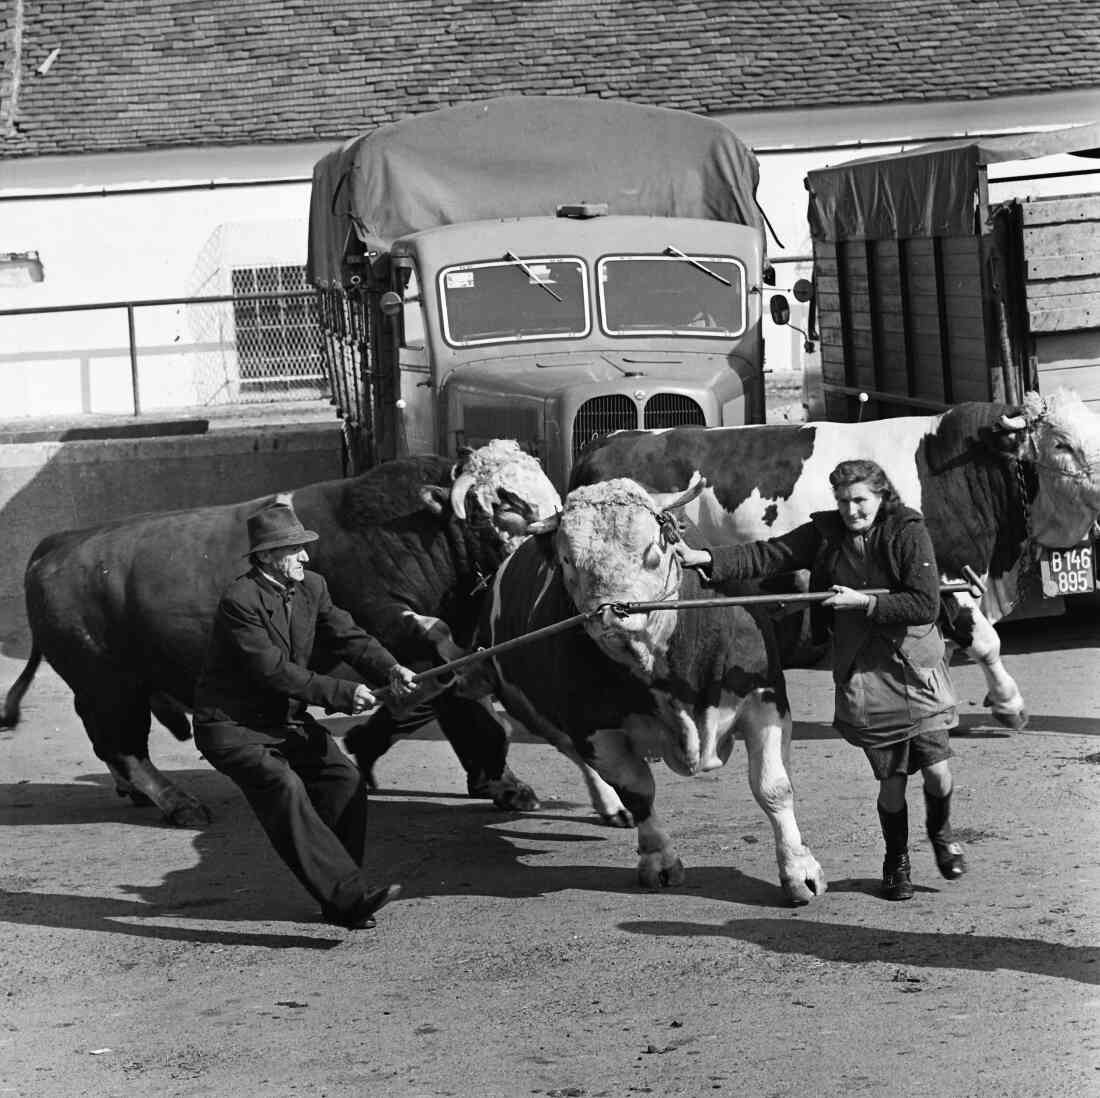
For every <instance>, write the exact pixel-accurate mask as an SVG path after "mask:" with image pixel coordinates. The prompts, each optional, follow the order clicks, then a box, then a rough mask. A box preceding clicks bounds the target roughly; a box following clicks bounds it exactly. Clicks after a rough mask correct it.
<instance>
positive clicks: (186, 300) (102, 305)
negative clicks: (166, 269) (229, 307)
mask: <svg viewBox="0 0 1100 1098" xmlns="http://www.w3.org/2000/svg"><path fill="white" fill-rule="evenodd" d="M315 292H316V291H314V290H284V291H277V292H272V293H264V294H216V295H214V296H213V297H153V298H146V299H144V300H141V301H90V302H87V303H85V304H82V305H39V306H37V307H31V308H22V309H0V316H32V315H35V314H38V313H43V314H45V313H87V312H94V311H97V310H100V309H137V308H146V307H152V306H156V305H211V304H215V303H219V302H226V301H289V300H292V299H294V298H303V297H310V298H311V297H313V295H314V294H315Z"/></svg>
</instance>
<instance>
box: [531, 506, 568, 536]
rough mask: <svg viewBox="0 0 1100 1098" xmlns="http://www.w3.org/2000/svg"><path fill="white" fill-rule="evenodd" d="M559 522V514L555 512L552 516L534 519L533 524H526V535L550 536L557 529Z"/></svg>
mask: <svg viewBox="0 0 1100 1098" xmlns="http://www.w3.org/2000/svg"><path fill="white" fill-rule="evenodd" d="M560 522H561V512H560V511H555V512H554V513H553V514H552V515H547V517H546V518H542V519H535V521H534V522H529V523H528V524H527V533H529V534H551V533H553V532H554V531H555V530H556V529H557V528H558V524H559V523H560Z"/></svg>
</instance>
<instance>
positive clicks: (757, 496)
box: [573, 391, 1100, 728]
mask: <svg viewBox="0 0 1100 1098" xmlns="http://www.w3.org/2000/svg"><path fill="white" fill-rule="evenodd" d="M849 458H870V459H872V460H874V461H877V462H878V463H879V464H880V465H881V466H882V467H883V469H885V470H886V473H887V474H888V475H889V477H890V479H891V480H892V481H893V483H894V485H895V486H896V487H897V489H898V491H899V493H900V494H901V497H902V500H903V501H904V502H905V503H906V504H908V505H909V506H911V507H916V508H918V509H920V510H921V511H922V512H923V513H924V516H925V520H926V522H927V524H928V529H929V531H930V532H931V535H932V541H933V543H934V545H935V548H936V556H937V560H938V563H939V567H940V569H941V571H942V573H943V574H944V576H945V577H954V578H958V577H960V576H961V575H962V569H963V567H964V566H965V565H969V566H970V567H972V568H973V569H974V570H975V571H976V572H977V573H978V574H979V575H981V576H982V577H983V579H984V580H985V583H986V586H987V591H986V594H985V595H984V596H983V597H982V599H981V601H980V603H979V602H978V600H976V599H975V598H974V597H973V596H971V595H967V594H965V593H959V594H954V595H950V596H945V598H944V605H945V611H946V617H945V622H944V626H945V630H946V631H947V633H948V635H949V636H950V637H951V638H952V639H953V640H954V641H955V643H957V644H958V645H959V646H961V647H962V648H964V649H966V651H967V653H968V654H969V655H970V656H971V658H973V659H974V660H975V661H976V662H977V663H978V664H979V666H980V667H981V669H982V671H983V673H984V676H985V679H986V684H987V691H988V695H987V698H986V704H987V705H989V706H990V707H991V708H992V711H993V714H994V716H995V717H996V718H997V719H998V720H999V721H1001V722H1002V723H1003V724H1005V725H1006V726H1008V727H1010V728H1022V727H1023V726H1024V725H1025V724H1026V723H1027V711H1026V707H1025V703H1024V699H1023V698H1022V696H1021V694H1020V691H1019V689H1018V687H1017V685H1016V683H1015V681H1014V680H1013V678H1012V677H1011V675H1009V673H1008V671H1007V670H1006V669H1005V666H1004V664H1003V662H1002V660H1001V647H1000V640H999V638H998V636H997V632H996V630H995V629H993V624H992V623H994V622H996V621H998V620H999V619H1000V618H1002V617H1004V616H1005V615H1006V614H1007V613H1009V612H1010V611H1011V610H1012V608H1013V607H1014V606H1015V605H1017V603H1018V602H1019V600H1020V592H1021V589H1022V587H1023V585H1024V584H1025V583H1026V582H1027V575H1028V569H1029V568H1030V567H1031V566H1032V565H1033V562H1034V559H1035V550H1036V549H1037V548H1038V547H1048V548H1064V547H1067V546H1070V545H1073V544H1075V543H1077V542H1079V541H1081V540H1082V539H1083V538H1085V537H1086V536H1087V535H1088V533H1089V531H1090V529H1092V528H1093V526H1094V523H1095V522H1096V520H1097V515H1098V514H1100V416H1097V415H1096V414H1094V413H1093V412H1091V411H1089V409H1088V408H1087V407H1086V406H1085V405H1084V403H1083V402H1082V401H1081V400H1080V399H1079V398H1078V397H1077V396H1076V395H1074V394H1073V393H1070V392H1068V391H1059V392H1056V393H1054V394H1053V395H1052V396H1051V397H1049V398H1048V399H1046V400H1043V399H1042V398H1040V397H1039V396H1038V395H1037V394H1034V393H1029V394H1027V396H1026V397H1025V399H1024V402H1023V404H1022V405H1020V406H1017V407H1008V406H1006V405H1003V404H982V403H970V404H959V405H956V406H955V407H953V408H951V409H950V410H948V411H946V412H944V413H942V414H940V415H935V416H918V417H905V418H898V419H886V420H880V421H876V422H871V423H861V424H847V423H808V424H802V425H798V424H783V425H775V426H756V427H716V428H693V427H678V428H673V429H670V430H665V431H625V432H620V433H618V434H614V435H610V436H608V437H606V438H603V439H600V440H598V441H596V442H594V443H592V444H591V445H590V446H589V448H588V449H587V450H586V451H584V452H583V453H582V454H581V456H580V458H579V459H578V462H577V464H576V465H575V466H574V470H573V484H574V485H584V484H591V483H594V482H598V481H603V480H607V479H609V478H613V477H618V476H624V475H630V476H631V477H633V478H635V479H636V480H638V481H639V482H640V483H642V484H643V485H645V486H646V487H647V488H648V489H650V490H651V491H654V492H674V491H677V490H679V489H681V488H682V487H683V486H684V485H686V484H687V483H688V482H689V481H690V480H691V478H692V477H693V476H699V475H701V476H702V477H704V478H705V479H706V481H707V489H706V491H705V492H704V493H703V494H702V495H701V496H700V497H699V499H698V500H697V501H696V502H695V503H694V504H693V505H692V507H691V508H689V511H688V514H689V517H690V518H691V519H692V521H693V522H694V524H695V525H696V526H697V527H698V528H699V532H700V537H701V539H702V542H701V543H702V544H735V543H741V542H746V541H753V540H755V539H758V538H769V537H775V536H777V535H780V534H783V533H786V532H787V531H788V530H791V529H792V528H793V527H795V526H798V525H799V524H801V523H803V522H806V521H807V520H808V519H809V517H810V514H811V513H812V512H814V511H821V510H829V509H831V508H832V507H834V506H835V504H834V501H833V499H832V494H831V490H830V487H829V479H828V474H829V471H830V470H831V469H832V468H833V467H834V466H835V465H836V464H837V463H838V462H839V461H842V460H846V459H849Z"/></svg>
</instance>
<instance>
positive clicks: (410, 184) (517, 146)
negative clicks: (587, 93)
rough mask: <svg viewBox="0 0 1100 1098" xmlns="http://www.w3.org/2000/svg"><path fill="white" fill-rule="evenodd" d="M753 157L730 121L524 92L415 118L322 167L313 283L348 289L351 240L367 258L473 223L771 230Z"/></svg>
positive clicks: (314, 212)
mask: <svg viewBox="0 0 1100 1098" xmlns="http://www.w3.org/2000/svg"><path fill="white" fill-rule="evenodd" d="M757 181H758V167H757V162H756V157H755V155H754V154H753V152H752V150H751V149H749V148H748V147H747V146H745V145H744V144H742V143H741V141H739V140H738V139H737V137H735V136H734V135H733V134H732V133H731V132H730V131H729V130H728V129H727V128H726V127H725V126H724V125H722V124H721V123H720V122H716V121H714V120H711V119H708V118H705V117H703V116H702V115H696V114H691V113H689V112H686V111H675V110H669V109H666V108H662V107H645V106H639V105H636V104H630V103H621V102H614V101H607V100H602V99H577V98H570V97H566V96H515V97H507V98H499V99H488V100H483V101H481V102H476V103H470V104H466V105H463V106H460V107H452V108H448V109H445V110H439V111H432V112H429V113H426V114H421V115H414V116H413V117H411V118H408V119H405V120H403V121H400V122H395V123H392V124H390V125H386V126H381V127H379V128H378V129H377V130H374V131H373V132H371V133H369V134H365V135H363V136H361V137H356V138H353V139H352V140H350V141H348V142H346V143H345V144H344V145H343V146H342V147H340V148H339V149H337V150H335V151H333V152H331V153H329V154H328V155H327V156H325V157H323V158H322V159H321V160H320V161H319V162H318V163H317V165H316V166H315V168H314V171H313V190H312V195H311V200H310V216H309V259H308V264H307V278H308V280H309V282H310V283H312V284H313V285H315V286H331V285H339V284H341V282H342V279H343V270H342V260H343V257H344V254H345V245H346V243H347V240H348V234H349V233H354V234H355V236H356V237H357V238H358V239H359V241H361V242H362V244H363V245H364V246H365V248H366V250H367V251H369V252H378V253H384V252H386V251H388V250H389V247H390V244H391V243H392V242H393V241H394V240H396V239H397V238H399V237H401V236H404V235H406V234H408V233H411V232H416V231H419V230H421V229H429V228H434V227H437V226H440V225H448V224H455V223H458V222H465V221H481V220H490V219H496V218H506V217H531V216H540V215H548V216H553V215H554V214H555V213H556V212H557V208H558V206H560V205H563V204H566V203H577V202H593V203H600V202H602V203H606V204H607V206H608V213H609V214H643V215H650V216H661V217H697V218H708V219H712V220H718V221H730V222H735V223H737V224H743V225H750V226H753V227H756V228H758V229H761V231H762V228H763V224H764V222H763V218H762V215H761V213H760V210H759V207H758V206H757V204H756V186H757Z"/></svg>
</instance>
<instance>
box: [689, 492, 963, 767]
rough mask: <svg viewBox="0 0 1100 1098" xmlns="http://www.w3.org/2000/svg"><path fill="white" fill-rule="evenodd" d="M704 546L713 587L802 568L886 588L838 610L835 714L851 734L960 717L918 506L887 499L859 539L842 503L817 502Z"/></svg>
mask: <svg viewBox="0 0 1100 1098" xmlns="http://www.w3.org/2000/svg"><path fill="white" fill-rule="evenodd" d="M710 552H711V557H712V564H711V566H710V568H709V570H708V571H709V582H710V583H711V585H713V586H715V587H722V586H724V585H725V584H728V583H732V582H735V581H739V580H748V579H762V578H765V577H767V576H773V575H777V574H779V573H782V572H795V571H799V570H801V569H807V568H808V569H809V570H810V587H811V589H812V590H815V591H823V590H827V589H828V588H829V587H831V586H832V585H833V584H843V585H844V586H845V587H853V588H857V589H858V588H870V587H885V588H889V593H888V594H882V595H878V596H872V601H871V605H870V606H869V607H868V608H867V610H866V611H860V610H838V611H837V612H836V613H835V614H834V626H833V680H834V682H835V683H836V717H835V721H834V723H835V724H836V726H837V728H839V729H840V731H841V732H842V733H843V734H844V735H845V737H846V738H847V739H849V741H850V742H853V743H857V744H858V745H859V746H864V747H866V746H880V747H881V746H887V745H888V744H890V743H896V742H899V741H901V740H904V739H907V738H909V736H910V735H913V734H915V733H916V732H918V731H921V730H928V729H929V728H930V727H933V726H935V727H950V726H952V725H953V724H954V723H955V722H956V717H955V711H954V705H955V700H954V693H953V691H952V690H951V686H950V679H949V678H948V677H947V671H946V666H945V663H944V645H943V638H942V636H941V635H940V632H939V629H938V628H937V626H936V624H935V622H936V618H937V616H938V613H939V605H940V595H939V588H940V576H939V569H938V567H937V565H936V556H935V551H934V550H933V547H932V540H931V538H930V537H929V534H928V529H927V527H926V526H925V524H924V519H923V517H922V516H921V514H920V513H919V512H918V511H914V510H912V509H910V508H908V507H897V508H894V509H891V510H887V509H886V508H883V509H882V510H880V512H879V515H878V517H877V520H876V522H875V524H874V525H873V526H872V527H871V529H870V530H869V531H868V533H867V534H866V536H865V537H864V538H862V539H860V538H858V537H855V536H853V535H852V534H850V533H849V532H848V529H847V527H846V526H845V525H844V521H843V519H842V518H841V517H840V514H839V513H838V512H836V511H820V512H817V513H815V514H813V515H812V516H811V517H810V521H809V522H807V523H804V524H803V525H802V526H798V527H796V528H795V529H794V530H791V531H789V532H788V533H786V534H783V535H781V536H780V537H776V538H770V539H769V540H767V541H756V542H750V543H749V544H746V545H723V546H715V547H714V548H712V549H711V550H710ZM944 722H946V723H944Z"/></svg>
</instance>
